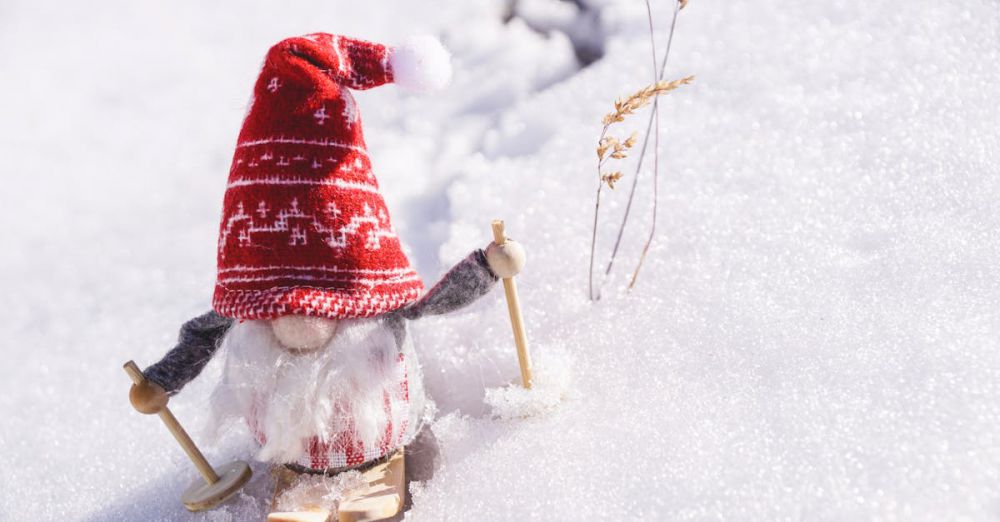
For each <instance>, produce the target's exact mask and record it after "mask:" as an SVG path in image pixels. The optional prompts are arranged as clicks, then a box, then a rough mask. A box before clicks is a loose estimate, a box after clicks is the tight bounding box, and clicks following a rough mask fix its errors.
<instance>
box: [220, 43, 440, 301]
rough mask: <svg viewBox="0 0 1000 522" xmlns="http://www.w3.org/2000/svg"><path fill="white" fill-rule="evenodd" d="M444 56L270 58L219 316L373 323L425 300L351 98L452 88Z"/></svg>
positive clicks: (325, 53) (241, 170) (364, 51)
mask: <svg viewBox="0 0 1000 522" xmlns="http://www.w3.org/2000/svg"><path fill="white" fill-rule="evenodd" d="M449 74H450V68H449V65H448V57H447V53H446V52H445V51H444V49H443V48H442V47H441V46H440V44H438V43H436V41H433V40H429V39H425V40H423V41H416V42H415V43H414V44H413V45H410V46H404V47H401V48H398V49H392V48H388V47H386V46H383V45H380V44H376V43H371V42H365V41H361V40H354V39H350V38H346V37H342V36H333V35H329V34H323V33H318V34H312V35H307V36H303V37H298V38H289V39H287V40H284V41H282V42H280V43H278V44H277V45H275V46H274V47H272V48H271V50H270V51H268V53H267V58H266V59H265V61H264V66H263V68H262V70H261V72H260V77H259V78H258V79H257V83H256V85H255V86H254V91H253V98H252V99H251V101H250V107H249V110H248V112H247V116H246V119H245V120H244V122H243V129H242V130H241V131H240V137H239V141H238V142H237V144H236V153H235V154H234V155H233V163H232V167H231V168H230V171H229V184H228V185H227V187H226V196H225V201H224V203H223V214H222V224H221V226H220V230H219V252H218V268H219V272H218V279H217V280H216V285H215V296H214V298H213V305H214V307H215V310H216V311H217V312H218V313H219V314H220V315H224V316H228V317H234V318H239V319H271V318H275V317H279V316H282V315H287V314H305V315H315V316H323V317H330V318H351V317H368V316H373V315H377V314H381V313H384V312H388V311H391V310H395V309H397V308H400V307H402V306H404V305H406V304H407V303H409V302H411V301H413V300H415V299H416V298H417V296H418V295H419V294H420V292H421V290H422V289H423V283H422V282H421V280H420V276H418V275H417V273H416V271H415V270H414V269H413V267H412V266H410V262H409V260H408V259H407V258H406V255H405V254H404V253H403V251H402V248H401V247H400V243H399V238H398V237H397V236H396V233H395V231H394V230H393V227H392V224H391V222H390V220H389V211H388V209H386V206H385V201H383V199H382V196H381V194H380V193H379V187H378V181H377V180H376V179H375V176H374V175H373V174H372V170H371V161H370V159H369V157H368V151H367V149H366V147H365V141H364V137H363V135H362V132H361V118H360V116H359V114H358V109H357V105H356V104H355V102H354V98H353V97H352V96H351V92H350V90H349V89H367V88H371V87H377V86H379V85H382V84H384V83H388V82H392V81H394V80H395V81H397V82H400V81H406V82H408V83H409V84H410V86H411V87H414V88H417V89H422V88H426V87H436V86H440V85H442V84H443V83H446V82H447V76H448V75H449Z"/></svg>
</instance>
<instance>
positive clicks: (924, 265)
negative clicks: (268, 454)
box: [0, 0, 1000, 520]
mask: <svg viewBox="0 0 1000 522" xmlns="http://www.w3.org/2000/svg"><path fill="white" fill-rule="evenodd" d="M555 1H556V0H551V2H546V1H544V0H532V1H531V2H527V1H526V2H525V8H524V13H523V16H520V17H515V18H513V19H512V20H511V22H510V23H509V24H506V25H504V24H503V23H502V20H503V18H504V16H505V9H506V7H505V6H506V2H502V1H499V0H494V1H489V2H485V1H484V2H458V1H452V2H445V1H443V0H437V1H435V2H431V3H429V4H428V3H420V4H419V5H417V4H416V3H398V2H388V1H384V2H383V1H371V2H366V3H365V8H364V9H358V8H356V7H354V5H355V4H354V3H351V2H329V1H327V2H319V1H314V2H302V3H296V4H295V6H294V7H293V6H283V7H279V6H276V5H263V4H260V5H258V3H254V2H251V3H245V2H239V3H237V2H232V1H226V2H213V3H153V2H142V3H136V2H125V1H109V2H101V3H99V4H93V3H70V2H65V3H58V2H29V1H27V0H12V1H8V2H5V3H4V5H3V6H2V7H0V43H2V45H3V48H4V49H6V50H7V51H8V52H5V53H3V56H2V57H0V70H3V71H4V80H3V87H2V89H3V91H2V92H3V94H4V95H3V96H0V114H3V115H4V118H2V120H0V137H2V139H0V155H2V157H3V165H4V167H3V169H4V170H3V174H4V176H3V179H4V182H5V189H4V190H3V191H2V192H0V194H2V195H0V224H2V228H3V229H4V230H5V235H4V238H5V244H6V248H4V250H3V253H2V254H0V268H2V273H3V274H4V278H3V281H2V282H3V285H2V287H3V289H4V290H5V294H6V300H7V302H8V303H9V304H8V313H7V314H6V315H5V317H4V318H3V320H2V322H0V327H2V332H4V344H3V353H4V354H5V356H6V362H5V364H3V365H0V416H2V418H3V421H2V422H0V447H2V448H3V451H2V452H0V469H2V470H3V471H2V472H0V519H2V520H14V519H20V518H25V517H26V516H30V518H35V519H40V520H67V519H70V520H74V519H84V520H184V519H199V520H202V519H204V520H247V519H255V518H259V517H260V515H261V514H262V513H263V512H264V510H265V509H266V506H267V503H268V502H269V500H270V499H269V494H270V493H269V488H270V482H269V480H270V478H269V474H268V472H267V469H266V468H265V467H262V466H261V465H259V464H254V471H255V477H254V478H253V479H252V481H251V482H250V484H249V485H248V486H247V488H246V489H245V490H244V492H243V493H241V494H240V495H239V496H238V497H237V498H235V499H234V500H233V501H232V502H231V503H229V504H226V505H225V506H223V507H221V508H219V509H217V510H215V511H212V512H209V513H207V514H201V515H191V514H188V513H187V512H186V511H185V510H184V509H183V507H182V506H181V504H180V502H179V500H178V498H179V495H180V493H181V491H183V489H184V488H185V487H187V484H188V482H189V481H190V480H191V479H192V478H194V477H195V472H194V470H193V468H192V467H191V465H190V464H189V463H188V462H187V461H186V458H185V457H184V455H183V454H182V452H181V451H180V450H179V449H178V448H177V446H176V444H175V443H174V441H173V440H172V439H171V437H170V435H169V434H168V432H167V431H166V430H165V429H164V428H163V426H162V425H161V424H160V423H159V421H158V420H157V419H156V418H154V417H143V416H141V415H139V414H137V413H135V412H134V411H133V410H132V409H131V408H130V406H129V405H128V401H127V390H128V386H129V381H128V379H127V377H126V376H125V374H124V372H122V371H121V369H120V366H121V364H122V363H123V362H124V361H126V360H128V359H135V360H136V361H137V362H138V363H139V364H140V365H141V366H146V365H148V364H150V363H152V362H154V361H155V360H156V359H157V358H158V357H159V356H161V355H162V353H163V352H164V351H165V350H166V349H167V348H168V347H169V346H170V345H171V343H172V341H173V337H174V336H175V335H176V331H177V327H178V326H179V325H180V323H181V322H182V321H184V320H186V319H188V318H190V317H192V316H194V315H195V314H198V313H201V312H202V311H204V310H206V309H207V308H208V307H209V299H210V294H211V288H212V284H213V281H214V277H215V274H214V268H215V266H214V264H215V258H214V248H215V244H216V233H217V226H218V218H219V208H220V205H221V199H222V192H223V190H224V186H225V176H226V172H227V171H228V166H229V165H228V163H229V159H230V157H231V154H232V147H233V144H234V142H235V137H236V133H237V131H238V128H239V124H240V121H241V116H242V114H243V112H244V109H245V106H246V102H247V100H248V96H249V91H250V86H251V83H252V81H253V80H254V77H255V75H256V73H257V71H258V68H259V64H260V60H261V59H262V57H263V54H264V52H265V51H266V49H267V48H268V46H269V45H270V44H272V43H273V42H276V41H278V40H279V39H281V38H283V37H286V36H290V35H295V34H305V33H308V32H311V31H316V30H327V31H331V32H339V33H344V34H349V35H353V36H359V37H365V38H369V39H373V40H379V41H385V42H393V41H398V40H399V37H401V36H403V35H405V34H414V33H431V34H436V35H438V36H440V37H441V39H442V41H443V42H444V44H445V46H446V47H447V48H448V49H449V50H450V51H451V52H452V53H453V58H454V63H453V65H454V72H455V77H454V80H453V82H452V84H451V86H450V87H448V88H447V89H446V90H445V91H444V92H442V93H438V94H434V95H430V96H415V95H412V94H407V93H405V92H401V90H400V89H397V88H395V87H392V86H388V87H382V88H380V89H375V90H372V91H366V92H362V93H357V96H356V97H357V102H358V105H359V108H360V111H361V113H362V114H363V118H364V126H365V131H366V137H367V139H368V141H369V148H370V149H371V152H372V156H373V158H374V162H375V167H376V172H377V173H378V176H379V180H380V183H381V185H382V187H383V190H384V192H385V195H386V198H387V200H388V204H389V206H390V208H391V209H393V218H394V223H395V225H396V228H397V229H398V232H399V234H400V236H401V237H403V238H404V239H405V240H406V241H407V242H408V246H409V248H410V252H411V254H412V258H413V259H414V261H415V263H416V265H417V268H418V270H419V271H420V272H421V274H422V275H424V277H425V278H426V279H427V280H428V281H431V280H433V279H434V278H435V277H436V276H437V275H438V274H440V273H441V271H442V270H444V269H446V268H447V267H448V266H450V264H452V263H454V262H456V261H458V260H459V259H461V258H462V257H463V256H464V255H465V254H466V253H467V252H468V251H469V250H470V249H472V248H475V247H480V246H484V245H485V244H486V243H487V242H488V241H489V237H490V229H489V223H490V220H491V219H493V218H496V217H502V218H504V219H505V220H506V225H507V230H508V233H509V234H510V235H511V236H512V237H514V238H515V239H517V240H518V241H520V242H521V243H522V244H523V245H525V247H526V249H527V252H528V265H527V267H526V269H525V272H524V273H523V275H521V276H520V277H519V281H518V283H519V288H520V291H521V301H522V304H523V306H524V307H525V321H526V326H527V332H528V336H529V340H530V342H531V344H532V346H533V355H534V356H535V357H536V359H537V360H538V362H539V368H540V369H543V368H545V367H544V366H543V365H542V362H543V361H545V360H546V357H547V356H550V357H551V360H552V361H555V362H553V365H554V366H552V367H551V368H552V369H553V370H556V373H559V372H562V373H563V374H568V375H569V377H571V379H570V380H568V381H565V382H567V383H568V384H566V388H565V390H564V391H565V393H560V400H559V402H558V403H557V404H555V405H554V406H553V407H551V408H547V409H546V411H545V412H539V413H534V411H532V412H531V413H533V414H532V415H529V416H527V417H523V418H522V417H520V416H519V415H509V414H503V413H502V411H501V410H496V409H495V408H496V407H497V404H503V403H499V402H497V401H496V400H492V401H491V402H490V403H487V402H486V397H493V398H494V399H495V398H497V397H498V396H499V397H504V396H503V393H504V391H503V390H504V388H503V387H504V386H505V385H507V384H508V383H510V382H514V381H515V380H516V379H517V378H518V369H517V360H516V357H515V351H514V347H513V343H512V339H511V335H510V326H509V324H508V319H507V312H506V305H505V304H504V302H503V296H502V292H501V291H499V290H498V291H497V292H494V294H492V295H491V296H489V297H487V298H485V299H484V300H483V301H481V302H480V303H477V304H476V305H474V306H472V307H471V308H470V309H468V310H465V311H462V312H460V313H457V314H454V315H452V316H449V317H442V318H434V319H430V320H424V321H421V322H419V323H416V324H415V325H413V326H414V328H413V329H412V332H413V335H414V337H415V342H416V344H417V350H418V351H419V352H420V354H421V358H422V361H423V364H424V371H425V374H426V378H427V383H426V384H427V388H428V392H429V393H430V394H431V396H432V397H433V398H434V399H435V400H436V402H437V406H438V417H437V420H436V421H435V422H434V423H433V425H432V427H431V429H432V431H433V433H434V435H435V436H436V437H437V440H438V444H439V448H440V452H441V456H440V460H439V462H438V465H437V468H436V470H435V473H434V476H433V477H432V478H430V479H428V480H422V481H420V483H419V484H418V485H416V486H415V487H414V495H413V496H414V500H413V502H414V503H413V509H412V510H411V511H410V513H409V516H410V517H411V518H413V519H415V520H456V519H458V520H461V519H468V518H470V516H473V515H474V517H475V518H477V519H481V520H514V519H521V518H524V519H538V520H579V519H587V518H598V517H600V518H622V519H659V520H682V519H699V520H702V519H727V520H775V519H809V520H815V519H835V520H856V519H876V518H878V519H890V520H892V519H905V520H940V519H945V520H954V519H968V520H995V519H997V518H1000V493H998V492H997V491H998V490H997V484H998V483H1000V429H998V428H1000V341H998V339H1000V315H998V313H997V310H998V304H1000V273H998V272H1000V269H998V264H997V259H998V257H1000V235H998V234H997V233H996V230H997V229H998V228H1000V213H997V212H996V210H995V205H996V201H998V199H1000V176H998V174H1000V172H998V170H1000V156H998V152H997V151H998V150H1000V131H998V129H997V125H996V122H997V121H1000V109H998V105H997V104H996V102H995V99H996V97H997V96H996V95H997V92H998V88H997V85H1000V70H998V68H997V67H996V65H995V64H996V63H998V60H1000V48H998V46H997V45H996V36H997V34H1000V12H998V10H997V6H996V4H995V2H990V1H988V0H956V1H953V2H934V1H931V0H913V1H909V2H903V1H899V0H896V1H891V0H868V1H865V2H861V1H860V0H836V1H831V2H799V3H794V2H774V1H768V0H764V1H752V2H751V1H749V0H727V1H725V2H723V1H721V0H691V2H690V3H689V4H688V7H687V8H686V9H685V10H684V11H682V12H681V15H680V19H679V21H678V30H677V34H676V36H675V39H674V47H673V51H672V54H671V62H670V67H669V71H668V77H670V78H676V77H680V76H682V75H687V74H695V75H697V79H696V81H695V82H694V83H693V84H692V85H690V86H685V87H683V88H681V89H679V90H678V91H676V92H674V93H671V94H670V95H669V97H668V98H665V99H664V103H663V113H662V121H663V135H662V137H661V143H662V147H661V164H660V167H661V169H660V170H661V178H660V179H661V185H660V189H661V198H660V213H659V220H658V222H657V230H659V231H660V233H659V235H658V238H657V241H656V242H655V243H654V246H653V249H652V251H651V252H650V255H649V257H648V259H647V260H646V264H645V267H644V268H643V271H642V273H641V274H640V275H639V280H638V283H637V286H636V288H635V289H634V290H633V291H632V292H627V291H626V290H625V287H626V286H627V283H628V277H629V272H630V271H631V268H632V266H634V264H635V262H636V261H637V257H638V253H639V249H640V247H641V241H642V239H643V237H642V236H643V232H644V231H645V230H648V229H647V228H646V227H648V225H649V218H648V216H649V205H650V189H649V186H650V185H649V172H646V173H645V176H646V177H645V178H644V179H645V181H643V182H641V183H640V192H639V196H638V198H639V199H638V203H637V205H638V206H637V210H636V214H635V215H636V216H638V218H637V221H635V223H634V225H633V226H634V227H635V228H633V229H632V233H631V234H629V236H628V237H627V239H626V242H625V244H624V247H623V248H624V250H623V252H624V254H623V255H622V257H621V258H620V259H619V263H618V265H617V267H616V270H615V272H614V273H613V277H612V279H611V280H610V281H609V283H608V286H607V287H606V288H605V292H604V298H603V299H602V300H601V301H600V302H599V303H597V304H591V303H589V302H588V301H587V300H586V266H587V260H588V259H587V256H588V246H589V238H590V222H591V221H590V220H591V219H592V211H593V192H594V189H595V188H596V187H595V185H596V182H595V177H596V174H595V169H594V160H595V157H594V152H593V149H594V147H595V145H596V140H597V137H598V135H599V132H600V128H599V125H600V119H601V116H603V114H604V113H606V112H607V111H608V110H609V109H610V105H611V102H612V101H613V100H614V99H615V98H616V97H620V96H623V95H625V94H627V93H628V92H630V91H632V90H634V89H636V88H638V87H641V86H643V85H645V84H646V83H648V81H649V79H650V78H651V75H652V71H651V70H650V59H649V51H648V35H647V33H646V19H645V6H644V4H643V3H642V2H638V1H631V0H630V1H624V0H621V1H614V2H612V1H601V2H598V1H596V0H593V1H591V0H588V1H585V2H583V4H585V5H593V6H597V7H596V8H595V10H591V11H585V12H577V13H573V12H572V10H570V9H568V8H567V5H563V4H558V5H555V4H552V2H555ZM547 4H548V5H547ZM570 5H572V4H570ZM654 8H655V15H656V18H657V27H658V33H657V36H658V39H659V42H660V50H661V52H662V44H663V41H664V40H665V33H664V31H665V28H666V26H667V23H668V21H669V11H670V4H669V3H664V2H657V3H656V4H655V6H654ZM598 12H599V15H598V14H596V13H598ZM581 28H584V29H581ZM585 28H592V30H587V29H585ZM539 30H551V31H552V32H551V33H550V34H548V35H545V34H542V33H541V32H539ZM595 49H596V50H597V51H601V50H603V52H604V55H603V57H602V58H600V59H598V60H596V61H594V62H593V63H592V64H591V65H590V66H588V67H586V68H583V69H580V68H579V67H578V65H577V64H578V62H577V57H578V56H579V55H581V54H582V55H587V53H593V52H597V51H595ZM644 114H645V113H643V114H641V115H639V116H637V117H633V118H632V119H630V123H629V124H628V125H626V127H625V128H623V129H622V132H623V133H624V132H625V131H627V130H631V128H632V127H631V126H634V127H638V126H639V125H640V122H644V121H645V120H644V118H645V115H644ZM625 135H627V134H625ZM624 172H625V174H626V178H625V179H624V180H623V181H622V184H621V185H620V186H621V187H627V186H628V184H629V182H630V177H631V175H632V173H631V171H630V170H629V169H627V168H626V169H625V170H624ZM624 190H625V189H623V188H619V190H618V191H616V192H614V193H611V194H610V195H609V197H608V198H607V199H606V200H605V204H606V205H605V208H606V210H607V211H608V214H606V215H605V217H603V218H602V227H601V230H600V240H601V241H600V251H601V252H602V253H606V252H607V250H608V247H609V246H610V242H611V240H612V238H613V233H614V226H615V223H616V215H620V213H621V212H622V210H623V206H624V196H625V192H624ZM560 350H561V351H562V355H560ZM219 372H220V364H219V361H214V362H213V363H212V364H211V365H209V367H208V368H207V369H206V371H205V373H204V374H203V375H202V377H200V378H199V379H197V380H196V381H194V382H193V383H191V384H190V385H189V386H188V387H187V388H186V389H185V390H184V391H183V392H182V393H181V394H180V395H179V396H177V397H175V398H174V399H173V400H172V402H171V406H172V408H173V410H174V413H175V414H176V415H177V417H178V418H179V419H180V420H181V422H182V423H184V424H185V426H187V427H188V428H189V430H190V431H191V432H192V434H193V436H194V437H195V439H196V440H199V438H200V433H201V429H202V428H203V427H204V426H205V425H206V424H207V423H208V419H207V417H206V414H207V404H208V396H209V395H210V392H211V390H212V388H213V387H214V385H215V384H216V382H217V381H218V378H219ZM567 372H568V373H567ZM489 390H494V391H489ZM495 390H500V391H499V392H497V391H495ZM488 391H489V392H488ZM498 393H499V394H500V395H498ZM507 399H509V400H508V401H507V403H509V402H510V401H511V400H517V399H514V398H511V397H509V396H508V397H507ZM528 405H530V403H528ZM525 407H528V406H526V405H525V403H518V404H517V405H515V407H514V409H512V410H510V412H512V413H513V412H518V411H520V412H527V411H529V410H525V409H523V408H525ZM518 408H522V409H518ZM511 417H516V418H511ZM204 450H205V452H206V454H207V456H208V458H209V459H210V460H211V461H212V462H215V463H218V464H222V463H225V462H228V461H232V460H235V459H249V458H250V456H251V455H252V454H253V452H254V448H253V445H252V442H251V441H250V440H249V436H248V435H247V434H246V433H241V432H238V431H234V432H232V433H231V434H229V435H228V436H227V437H226V438H225V439H224V440H223V441H221V442H220V443H218V444H216V445H214V446H211V447H206V448H204Z"/></svg>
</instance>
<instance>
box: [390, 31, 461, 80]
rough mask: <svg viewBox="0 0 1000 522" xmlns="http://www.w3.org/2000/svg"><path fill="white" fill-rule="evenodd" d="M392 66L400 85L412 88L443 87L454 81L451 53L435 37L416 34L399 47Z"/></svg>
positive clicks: (391, 59)
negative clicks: (452, 78)
mask: <svg viewBox="0 0 1000 522" xmlns="http://www.w3.org/2000/svg"><path fill="white" fill-rule="evenodd" d="M389 65H390V67H391V68H392V75H393V78H394V79H395V82H396V84H398V85H400V86H401V87H404V88H406V89H409V90H412V91H416V92H428V91H433V90H437V89H441V88H443V87H445V86H446V85H448V82H450V81H451V55H450V54H449V53H448V50H447V49H445V48H444V46H443V45H441V42H440V41H439V40H438V39H437V38H434V37H433V36H415V37H412V38H409V39H408V40H406V41H405V42H404V43H403V44H402V45H400V46H397V47H395V48H394V49H393V50H392V53H391V54H390V55H389Z"/></svg>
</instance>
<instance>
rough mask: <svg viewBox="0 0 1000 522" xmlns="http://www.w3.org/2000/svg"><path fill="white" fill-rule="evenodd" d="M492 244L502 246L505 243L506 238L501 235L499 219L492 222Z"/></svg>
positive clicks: (501, 229)
mask: <svg viewBox="0 0 1000 522" xmlns="http://www.w3.org/2000/svg"><path fill="white" fill-rule="evenodd" d="M493 242H494V243H496V244H498V245H503V244H504V243H506V242H507V236H505V235H504V234H503V221H502V220H499V219H494V220H493Z"/></svg>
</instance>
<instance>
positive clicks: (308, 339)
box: [271, 315, 338, 351]
mask: <svg viewBox="0 0 1000 522" xmlns="http://www.w3.org/2000/svg"><path fill="white" fill-rule="evenodd" d="M337 324H338V321H337V320H336V319H328V318H325V317H310V316H307V315H285V316H282V317H279V318H277V319H274V320H272V321H271V331H272V332H274V336H275V337H276V338H277V339H278V342H279V343H281V345H282V346H284V347H285V348H288V349H289V350H292V351H312V350H316V349H319V348H322V347H323V346H325V345H326V343H328V342H330V339H332V338H333V336H334V334H336V333H337Z"/></svg>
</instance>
